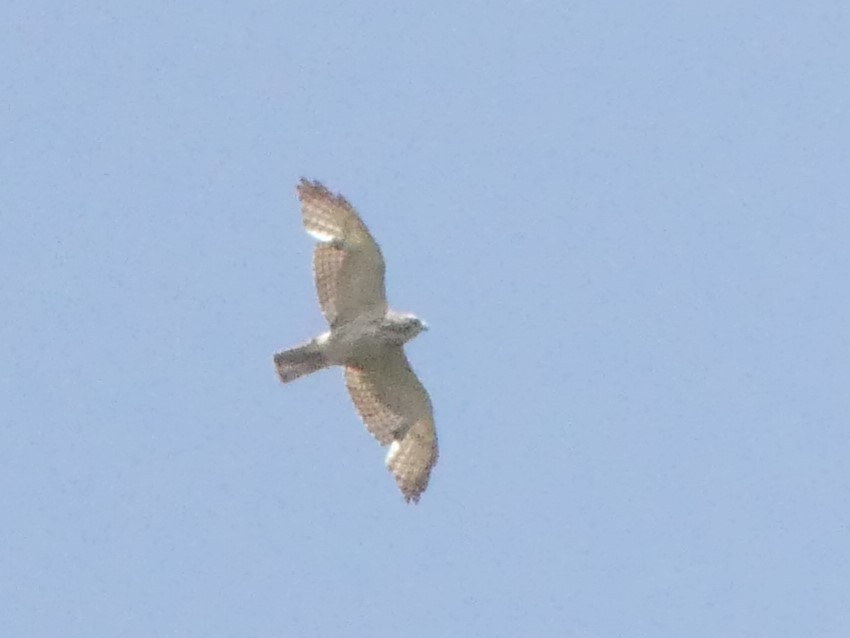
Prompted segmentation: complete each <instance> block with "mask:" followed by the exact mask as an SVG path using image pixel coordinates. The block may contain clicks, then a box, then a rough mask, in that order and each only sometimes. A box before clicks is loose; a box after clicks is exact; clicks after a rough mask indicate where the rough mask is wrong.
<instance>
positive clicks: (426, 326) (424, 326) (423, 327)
mask: <svg viewBox="0 0 850 638" xmlns="http://www.w3.org/2000/svg"><path fill="white" fill-rule="evenodd" d="M419 323H421V324H422V330H428V324H427V323H425V322H424V321H422V320H421V319H420V320H419Z"/></svg>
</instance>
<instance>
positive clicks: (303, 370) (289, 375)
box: [274, 341, 330, 383]
mask: <svg viewBox="0 0 850 638" xmlns="http://www.w3.org/2000/svg"><path fill="white" fill-rule="evenodd" d="M274 365H275V367H276V368H277V373H278V375H279V376H280V380H281V381H283V382H284V383H289V382H290V381H295V379H297V378H298V377H303V376H304V375H305V374H310V373H311V372H316V371H317V370H321V369H322V368H327V367H328V366H329V365H330V363H329V362H328V360H327V359H326V358H325V355H324V353H323V352H322V349H321V348H320V347H319V345H318V344H317V343H316V342H315V341H311V342H309V343H306V344H304V345H303V346H298V347H297V348H292V349H291V350H283V351H282V352H278V353H277V354H276V355H275V356H274Z"/></svg>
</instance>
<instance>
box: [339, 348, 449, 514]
mask: <svg viewBox="0 0 850 638" xmlns="http://www.w3.org/2000/svg"><path fill="white" fill-rule="evenodd" d="M345 385H346V387H347V388H348V393H349V394H350V395H351V400H352V401H353V402H354V407H355V408H357V412H358V413H359V414H360V418H361V419H363V422H364V423H365V424H366V428H367V429H368V430H369V432H371V433H372V435H373V436H374V437H375V438H376V439H377V440H378V441H379V442H380V443H381V445H389V446H390V449H389V452H388V453H387V467H388V468H389V469H390V471H391V472H392V473H393V475H394V476H395V480H396V483H398V486H399V488H400V489H401V491H402V493H403V494H404V498H405V500H407V501H414V502H416V501H418V500H419V496H420V495H421V494H422V492H424V491H425V488H426V487H428V477H429V476H430V474H431V469H432V468H433V467H434V465H435V464H436V463H437V432H436V430H435V429H434V413H433V410H432V408H431V399H430V398H429V397H428V393H427V392H426V391H425V388H424V387H423V386H422V383H420V381H419V379H418V378H417V377H416V375H415V374H414V372H413V370H411V369H410V364H409V363H408V362H407V357H406V356H405V355H404V350H402V348H401V346H386V347H385V348H384V349H383V351H382V352H381V356H378V357H375V358H374V359H370V360H369V361H368V363H367V364H365V365H363V366H362V367H358V366H347V367H346V368H345Z"/></svg>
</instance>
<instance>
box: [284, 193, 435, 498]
mask: <svg viewBox="0 0 850 638" xmlns="http://www.w3.org/2000/svg"><path fill="white" fill-rule="evenodd" d="M297 190H298V199H299V200H301V212H302V214H303V222H304V228H305V230H306V231H307V232H308V233H309V234H310V235H312V236H313V237H314V238H315V239H316V240H317V242H318V243H317V244H316V248H315V251H314V252H313V275H314V277H315V280H316V292H317V293H318V296H319V306H321V309H322V313H323V314H324V316H325V319H327V322H328V324H329V326H330V330H328V331H327V332H325V333H323V334H321V335H319V336H318V337H316V338H315V339H312V340H310V341H309V342H307V343H305V344H303V345H301V346H298V347H296V348H292V349H290V350H283V351H281V352H278V353H277V354H276V355H275V356H274V363H275V367H276V368H277V373H278V375H279V376H280V380H281V381H282V382H283V383H289V382H290V381H294V380H295V379H297V378H299V377H302V376H304V375H307V374H311V373H313V372H316V371H317V370H321V369H323V368H327V367H330V366H342V367H343V368H344V371H345V386H346V388H348V393H349V395H351V400H352V401H353V402H354V407H355V409H356V410H357V412H358V413H359V414H360V418H361V419H362V420H363V422H364V423H365V424H366V429H368V430H369V432H370V433H371V434H372V436H374V437H375V438H376V439H377V440H378V442H379V443H380V444H381V445H383V446H389V450H388V452H387V459H386V463H387V467H388V468H389V470H390V472H392V473H393V475H394V476H395V480H396V483H398V486H399V488H400V489H401V492H402V494H403V495H404V498H405V500H406V501H408V502H411V501H413V502H418V501H419V497H420V496H421V494H422V492H424V491H425V488H426V487H428V478H429V476H430V474H431V469H432V468H433V467H434V465H435V464H436V462H437V432H436V430H435V429H434V413H433V409H432V407H431V399H430V398H429V397H428V393H427V392H426V391H425V388H424V387H423V386H422V383H421V382H420V381H419V379H418V378H417V377H416V374H414V372H413V370H412V369H411V368H410V363H408V361H407V357H406V356H405V354H404V348H403V345H404V344H405V343H407V342H408V341H410V340H411V339H413V338H414V337H415V336H416V335H418V334H419V333H420V332H422V331H423V330H425V329H426V326H425V324H424V323H423V322H422V321H421V320H420V319H419V318H418V317H416V316H414V315H412V314H404V313H400V312H396V311H394V310H390V309H389V307H388V305H387V295H386V290H385V287H384V269H385V267H384V258H383V255H382V254H381V249H380V248H379V247H378V244H377V243H376V242H375V240H374V239H373V238H372V235H371V234H370V233H369V229H368V228H366V224H364V223H363V220H362V219H360V216H359V215H358V214H357V211H356V210H355V209H354V207H353V206H352V205H351V204H349V203H348V201H347V200H346V199H345V198H344V197H342V196H341V195H334V194H333V193H331V192H330V191H329V190H328V189H327V188H325V187H324V186H323V185H322V184H320V183H319V182H315V181H313V182H311V181H308V180H306V179H302V180H301V183H300V184H299V185H298V189H297Z"/></svg>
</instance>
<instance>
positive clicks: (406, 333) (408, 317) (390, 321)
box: [385, 311, 428, 344]
mask: <svg viewBox="0 0 850 638" xmlns="http://www.w3.org/2000/svg"><path fill="white" fill-rule="evenodd" d="M385 329H386V331H387V335H388V337H389V338H390V340H391V341H393V342H394V343H398V344H403V343H407V342H408V341H410V340H411V339H413V338H414V337H415V336H416V335H418V334H419V333H420V332H422V331H423V330H427V329H428V325H427V324H426V323H425V322H424V321H422V320H421V319H420V318H419V317H417V316H416V315H412V314H409V313H403V312H394V311H390V312H388V313H387V319H386V324H385Z"/></svg>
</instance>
